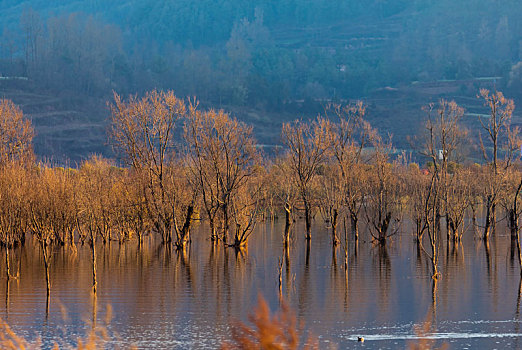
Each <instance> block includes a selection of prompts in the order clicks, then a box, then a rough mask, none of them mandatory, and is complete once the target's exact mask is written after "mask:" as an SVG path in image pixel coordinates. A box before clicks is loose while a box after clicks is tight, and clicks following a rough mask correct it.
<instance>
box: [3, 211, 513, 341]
mask: <svg viewBox="0 0 522 350" xmlns="http://www.w3.org/2000/svg"><path fill="white" fill-rule="evenodd" d="M283 225H284V223H283V222H281V221H279V222H277V221H276V222H275V223H273V222H267V223H261V224H259V225H258V227H257V228H256V232H255V233H254V234H253V235H252V236H251V239H250V243H249V245H248V250H247V251H245V252H242V253H237V252H236V251H235V250H233V249H231V248H228V249H224V248H223V247H222V246H216V247H212V244H211V243H210V241H209V240H208V239H207V232H208V229H207V228H206V227H205V226H200V227H197V228H196V229H195V230H194V232H193V241H192V244H191V246H190V249H189V250H188V251H187V254H186V255H184V256H183V255H181V254H178V253H177V252H176V251H175V250H174V249H166V248H165V247H164V246H162V245H161V244H160V243H159V241H157V240H156V239H155V238H154V237H146V239H145V243H144V245H143V247H142V248H141V249H138V246H137V244H136V243H134V242H127V243H125V244H121V245H120V244H118V243H117V242H113V243H111V244H110V246H107V247H105V248H104V247H103V246H102V245H99V247H98V250H97V253H98V255H97V264H98V292H97V294H96V296H93V295H92V293H91V282H92V276H91V252H90V248H89V247H88V246H87V245H85V246H83V247H82V246H77V251H76V252H74V251H73V250H72V249H71V248H70V247H66V248H55V249H54V250H53V254H52V262H51V283H52V287H51V288H52V290H51V297H50V303H49V308H48V310H46V292H45V276H44V270H43V263H42V257H41V253H40V251H39V249H38V246H36V245H32V244H31V242H30V241H29V243H28V244H26V246H25V248H24V249H22V250H17V251H16V254H12V255H14V256H15V257H13V264H15V265H16V264H18V262H17V261H18V260H20V261H21V272H20V278H19V280H17V281H11V282H10V283H9V284H7V283H6V280H5V279H2V280H0V296H3V297H2V298H3V299H4V301H3V302H0V317H1V318H3V319H4V320H7V322H8V323H9V325H10V326H11V327H12V328H13V329H14V330H15V331H16V332H17V333H18V334H20V335H23V336H24V337H26V338H28V339H35V338H36V337H40V338H41V339H42V342H43V344H44V345H45V347H46V348H50V347H51V346H52V345H53V344H54V342H55V341H58V342H60V343H63V342H64V341H63V339H69V340H70V342H73V340H72V339H76V338H77V337H78V336H84V335H85V334H86V333H87V332H88V330H89V327H91V325H92V323H93V321H95V322H96V324H105V321H104V320H105V316H106V313H107V305H110V307H111V309H112V319H111V321H110V323H109V324H108V326H107V328H108V330H109V331H110V333H111V334H112V338H113V339H112V340H111V342H113V343H114V344H113V345H117V344H120V345H122V346H123V347H126V346H128V345H129V344H134V345H136V346H138V347H139V348H140V349H142V348H143V349H146V348H157V349H173V348H178V349H187V348H193V349H203V348H204V349H207V348H217V347H219V345H220V344H221V343H222V342H223V340H225V339H228V334H229V330H228V327H229V325H230V323H231V322H234V321H237V320H241V321H245V322H246V321H248V315H249V314H250V313H251V312H252V310H253V307H254V306H255V305H256V304H257V298H258V296H259V295H260V294H261V295H263V296H264V298H265V299H267V301H268V303H269V305H270V307H271V309H272V310H277V309H278V308H279V306H280V305H279V288H278V268H279V265H278V263H279V261H280V260H281V259H282V260H283V261H284V266H283V288H282V295H283V298H284V299H285V300H286V301H287V303H288V305H290V307H291V308H292V309H293V310H294V312H295V314H296V316H297V319H298V320H299V322H303V323H304V325H305V328H306V330H308V331H310V332H312V333H313V334H314V335H316V336H317V337H318V338H319V340H320V343H321V345H322V347H325V348H327V347H330V346H331V345H332V344H336V345H337V346H338V347H339V348H346V347H361V348H367V349H373V348H382V349H388V348H390V349H394V348H404V347H406V346H407V345H408V343H409V342H416V341H417V342H418V341H419V338H422V339H427V340H426V341H432V342H433V344H435V345H440V344H442V343H444V342H445V343H448V344H449V345H450V347H451V348H455V349H457V348H458V349H465V348H469V349H472V348H492V349H493V348H499V349H502V348H513V349H516V348H519V347H522V331H521V323H520V317H519V316H520V315H519V306H520V299H519V289H520V268H519V263H518V254H517V252H516V250H515V249H516V248H515V246H514V245H513V244H512V243H511V240H510V237H509V236H508V235H507V231H506V230H505V229H503V228H500V229H498V230H497V233H496V234H495V235H494V236H493V237H492V239H491V241H490V243H489V245H485V244H484V242H483V241H481V240H479V239H475V238H474V237H473V233H472V232H467V233H466V234H465V236H464V241H463V243H462V244H459V245H453V244H450V245H449V246H448V245H447V244H446V243H445V244H444V247H443V248H442V250H441V258H440V271H441V273H442V276H441V278H440V281H439V282H438V283H437V286H436V287H437V288H436V290H435V293H434V290H433V283H432V279H431V274H430V272H431V269H430V265H429V261H428V260H427V259H426V256H425V255H424V253H423V252H422V251H419V250H418V249H417V246H416V244H415V242H414V240H413V238H412V236H411V232H412V230H411V229H408V228H403V232H402V233H401V234H400V235H397V236H395V237H393V239H392V240H391V241H390V242H389V244H388V245H387V246H386V247H385V248H383V247H379V246H374V245H372V244H371V243H369V242H367V241H366V242H365V241H363V240H361V241H360V242H359V243H358V244H357V245H356V244H355V242H353V241H350V242H349V265H348V270H347V271H345V270H344V252H343V251H342V249H340V248H337V249H336V250H333V249H332V246H331V243H330V237H329V233H328V229H327V228H325V226H324V225H323V224H322V223H316V225H315V227H314V230H313V238H312V242H311V246H310V249H309V251H308V250H307V245H306V243H305V240H304V235H303V233H302V232H303V226H302V225H301V224H300V223H297V225H296V227H295V232H294V239H293V242H292V244H291V247H290V249H289V255H288V258H289V259H288V260H287V259H286V258H285V255H284V249H283V246H282V242H281V232H282V231H283ZM362 236H363V238H364V237H366V235H364V234H362ZM2 254H3V252H2ZM1 269H5V267H4V266H3V264H2V267H1ZM12 269H14V271H16V270H17V267H16V266H15V267H12ZM0 273H2V275H1V276H3V273H4V272H2V271H0ZM425 323H428V325H429V327H424V328H425V329H424V330H422V331H420V330H419V327H417V325H422V324H425ZM420 328H423V327H420ZM358 336H363V337H364V338H365V342H364V344H361V343H358V342H357V337H358Z"/></svg>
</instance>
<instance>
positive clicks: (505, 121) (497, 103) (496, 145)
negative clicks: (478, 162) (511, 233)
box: [478, 89, 520, 240]
mask: <svg viewBox="0 0 522 350" xmlns="http://www.w3.org/2000/svg"><path fill="white" fill-rule="evenodd" d="M478 97H479V98H482V99H483V100H484V105H485V106H486V107H488V108H489V113H490V114H489V118H488V119H487V121H484V120H482V118H479V121H480V124H481V125H482V128H483V129H484V130H485V131H486V133H487V135H488V138H489V141H490V144H491V148H492V150H491V151H489V150H488V148H487V147H486V146H485V145H484V143H483V140H482V137H481V138H480V145H481V149H482V154H483V156H484V159H485V160H486V161H488V162H489V164H490V172H491V174H490V177H492V180H491V181H490V184H491V185H492V186H488V188H487V189H486V191H485V192H484V202H485V205H486V218H485V225H484V233H483V238H484V240H487V239H489V235H490V231H491V228H493V230H494V229H495V224H496V205H497V202H498V200H499V191H500V187H499V186H498V185H499V184H500V183H501V182H502V177H503V176H504V175H505V172H506V171H507V169H508V168H509V167H510V166H511V163H512V161H513V157H514V155H515V152H516V150H517V149H518V146H519V143H520V142H519V141H518V128H512V127H511V117H512V115H513V111H514V110H515V103H514V102H513V100H511V99H507V98H505V97H504V94H503V93H502V92H500V91H495V92H494V93H492V94H490V92H489V91H488V90H486V89H481V90H480V96H478ZM501 150H503V157H502V159H499V155H500V154H499V151H501Z"/></svg>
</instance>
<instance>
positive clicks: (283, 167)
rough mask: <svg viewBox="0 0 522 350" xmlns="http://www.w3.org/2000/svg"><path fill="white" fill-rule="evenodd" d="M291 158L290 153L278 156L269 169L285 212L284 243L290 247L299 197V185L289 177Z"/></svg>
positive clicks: (269, 182) (271, 182) (271, 186)
mask: <svg viewBox="0 0 522 350" xmlns="http://www.w3.org/2000/svg"><path fill="white" fill-rule="evenodd" d="M290 171H291V168H290V158H289V157H288V154H285V155H284V156H281V157H278V158H276V160H275V163H274V165H273V166H272V167H271V168H270V171H269V176H270V177H269V180H268V183H267V185H268V186H270V188H271V189H272V191H274V192H275V196H276V198H277V199H278V201H279V204H280V206H281V207H282V209H283V210H284V213H285V229H284V232H283V244H284V245H285V247H286V248H288V245H289V242H290V233H291V228H292V226H293V223H294V220H295V217H294V216H295V211H294V209H295V207H296V204H297V200H298V198H299V193H298V187H297V183H296V182H295V179H294V178H293V177H290V178H289V177H288V176H287V175H288V174H289V173H290Z"/></svg>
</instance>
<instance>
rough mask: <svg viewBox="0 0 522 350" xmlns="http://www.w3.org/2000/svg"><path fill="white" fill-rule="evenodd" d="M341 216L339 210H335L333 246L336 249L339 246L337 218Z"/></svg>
mask: <svg viewBox="0 0 522 350" xmlns="http://www.w3.org/2000/svg"><path fill="white" fill-rule="evenodd" d="M338 216H339V212H338V211H337V209H334V211H333V215H332V244H333V246H334V247H335V246H336V245H338V244H339V238H338V237H337V218H338Z"/></svg>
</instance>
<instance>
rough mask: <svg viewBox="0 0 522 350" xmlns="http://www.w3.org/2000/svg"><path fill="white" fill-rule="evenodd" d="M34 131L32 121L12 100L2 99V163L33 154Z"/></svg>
mask: <svg viewBox="0 0 522 350" xmlns="http://www.w3.org/2000/svg"><path fill="white" fill-rule="evenodd" d="M33 136H34V131H33V127H32V126H31V122H30V121H29V120H27V119H25V118H24V115H23V112H22V110H21V109H20V108H19V107H18V106H17V105H15V104H14V103H13V102H12V101H11V100H7V99H0V163H2V164H3V163H5V162H7V161H10V160H17V159H18V160H22V159H25V158H27V157H30V156H31V155H32V146H31V142H32V140H33Z"/></svg>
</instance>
